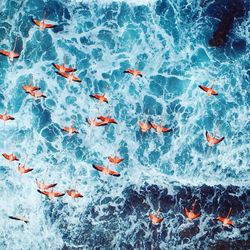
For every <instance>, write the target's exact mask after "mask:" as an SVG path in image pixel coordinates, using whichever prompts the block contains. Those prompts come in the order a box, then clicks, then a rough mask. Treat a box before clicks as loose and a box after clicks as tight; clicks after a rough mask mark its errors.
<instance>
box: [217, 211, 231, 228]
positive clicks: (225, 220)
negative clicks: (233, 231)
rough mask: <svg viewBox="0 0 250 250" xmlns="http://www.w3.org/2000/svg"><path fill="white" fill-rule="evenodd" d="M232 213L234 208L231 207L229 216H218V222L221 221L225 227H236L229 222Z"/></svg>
mask: <svg viewBox="0 0 250 250" xmlns="http://www.w3.org/2000/svg"><path fill="white" fill-rule="evenodd" d="M231 211H232V208H231V207H230V209H229V211H228V214H227V216H226V217H225V218H224V217H220V216H218V217H217V218H216V220H218V221H220V222H222V223H223V226H227V225H228V226H234V225H233V221H231V220H229V219H228V218H229V216H230V214H231Z"/></svg>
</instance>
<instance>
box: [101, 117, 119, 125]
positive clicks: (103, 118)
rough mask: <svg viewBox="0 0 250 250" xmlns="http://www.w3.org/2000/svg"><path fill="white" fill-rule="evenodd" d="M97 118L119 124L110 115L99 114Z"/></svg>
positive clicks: (104, 121)
mask: <svg viewBox="0 0 250 250" xmlns="http://www.w3.org/2000/svg"><path fill="white" fill-rule="evenodd" d="M97 119H99V120H101V121H102V122H103V123H106V124H108V123H114V124H117V121H116V120H115V119H113V118H111V117H109V116H98V117H97Z"/></svg>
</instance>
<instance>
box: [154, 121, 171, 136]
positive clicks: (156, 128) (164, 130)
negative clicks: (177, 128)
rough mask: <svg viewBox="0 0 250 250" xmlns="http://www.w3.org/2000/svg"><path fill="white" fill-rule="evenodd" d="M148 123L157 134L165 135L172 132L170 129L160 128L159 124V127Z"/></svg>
mask: <svg viewBox="0 0 250 250" xmlns="http://www.w3.org/2000/svg"><path fill="white" fill-rule="evenodd" d="M149 123H150V125H151V126H152V128H153V129H155V130H156V132H157V134H160V133H166V132H170V131H172V129H170V128H164V127H162V125H161V123H160V124H159V125H156V124H155V123H152V122H149Z"/></svg>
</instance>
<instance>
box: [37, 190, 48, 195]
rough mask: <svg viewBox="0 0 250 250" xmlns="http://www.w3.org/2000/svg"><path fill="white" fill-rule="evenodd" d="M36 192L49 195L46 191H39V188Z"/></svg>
mask: <svg viewBox="0 0 250 250" xmlns="http://www.w3.org/2000/svg"><path fill="white" fill-rule="evenodd" d="M37 192H38V193H40V194H43V195H46V196H48V195H49V192H48V191H41V190H40V189H37Z"/></svg>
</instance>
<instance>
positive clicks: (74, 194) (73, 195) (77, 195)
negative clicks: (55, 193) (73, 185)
mask: <svg viewBox="0 0 250 250" xmlns="http://www.w3.org/2000/svg"><path fill="white" fill-rule="evenodd" d="M67 194H68V195H69V196H70V197H71V198H73V199H77V198H82V197H83V195H81V194H80V193H78V192H77V191H76V190H75V189H71V190H67Z"/></svg>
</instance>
